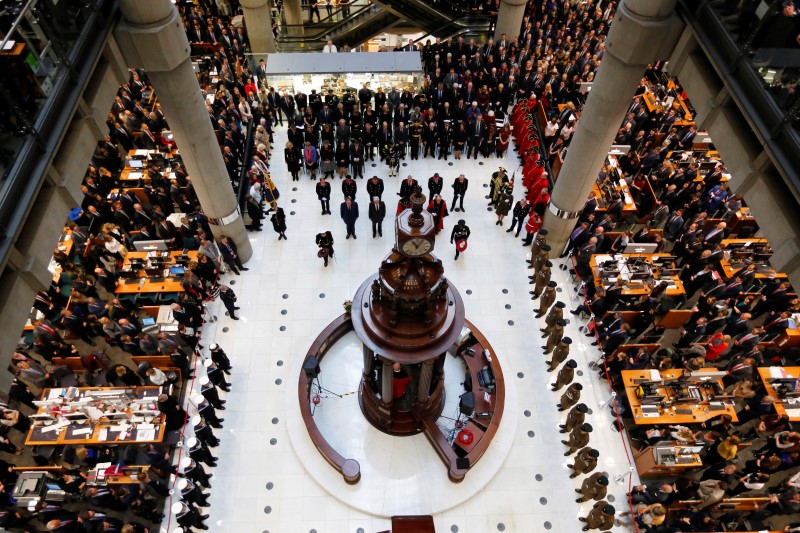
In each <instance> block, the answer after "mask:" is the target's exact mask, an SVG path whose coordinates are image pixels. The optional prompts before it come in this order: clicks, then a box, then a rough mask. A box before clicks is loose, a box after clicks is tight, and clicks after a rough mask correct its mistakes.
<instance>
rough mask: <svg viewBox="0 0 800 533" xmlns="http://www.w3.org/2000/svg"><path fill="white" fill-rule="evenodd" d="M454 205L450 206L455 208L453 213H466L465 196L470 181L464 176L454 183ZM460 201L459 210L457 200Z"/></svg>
mask: <svg viewBox="0 0 800 533" xmlns="http://www.w3.org/2000/svg"><path fill="white" fill-rule="evenodd" d="M451 187H453V203H451V204H450V207H452V208H453V211H461V212H462V213H463V212H464V194H466V192H467V188H468V187H469V180H468V179H467V178H465V177H464V174H461V175H460V176H459V177H457V178H456V181H454V182H453V185H451ZM458 199H460V202H459V203H458V208H457V209H456V200H458Z"/></svg>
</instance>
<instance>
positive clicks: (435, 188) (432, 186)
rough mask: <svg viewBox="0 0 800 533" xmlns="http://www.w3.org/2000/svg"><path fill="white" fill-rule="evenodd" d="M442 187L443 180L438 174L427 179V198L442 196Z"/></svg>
mask: <svg viewBox="0 0 800 533" xmlns="http://www.w3.org/2000/svg"><path fill="white" fill-rule="evenodd" d="M443 186H444V180H443V179H442V178H441V176H439V173H438V172H437V173H435V174H434V175H433V176H431V177H430V178H428V198H435V197H436V195H437V194H442V187H443Z"/></svg>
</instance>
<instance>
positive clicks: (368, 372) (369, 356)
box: [362, 344, 375, 382]
mask: <svg viewBox="0 0 800 533" xmlns="http://www.w3.org/2000/svg"><path fill="white" fill-rule="evenodd" d="M362 349H363V352H364V372H363V374H364V381H370V382H371V381H372V371H373V369H374V363H375V352H373V351H372V350H371V349H370V348H369V347H368V346H367V345H366V344H365V345H363V346H362Z"/></svg>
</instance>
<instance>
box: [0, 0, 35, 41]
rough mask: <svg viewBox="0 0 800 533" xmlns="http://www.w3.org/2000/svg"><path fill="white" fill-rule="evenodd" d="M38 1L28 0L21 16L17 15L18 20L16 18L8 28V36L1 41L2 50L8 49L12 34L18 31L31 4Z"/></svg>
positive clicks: (21, 11) (20, 13)
mask: <svg viewBox="0 0 800 533" xmlns="http://www.w3.org/2000/svg"><path fill="white" fill-rule="evenodd" d="M36 2H38V0H28V2H27V3H26V4H25V6H24V7H23V8H22V9H21V10H20V12H19V16H17V18H16V20H14V23H13V24H12V25H11V27H10V28H9V29H8V32H7V33H6V36H5V37H4V38H3V41H2V42H0V50H5V49H6V44H7V43H8V41H9V40H11V36H12V35H14V33H16V31H17V28H18V27H19V25H20V23H21V22H22V19H23V18H25V15H26V14H27V13H28V10H30V8H31V6H32V5H33V4H34V3H36Z"/></svg>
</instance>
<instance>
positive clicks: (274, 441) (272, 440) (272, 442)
mask: <svg viewBox="0 0 800 533" xmlns="http://www.w3.org/2000/svg"><path fill="white" fill-rule="evenodd" d="M269 443H270V444H272V445H273V446H275V445H276V444H278V439H274V438H273V439H269Z"/></svg>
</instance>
